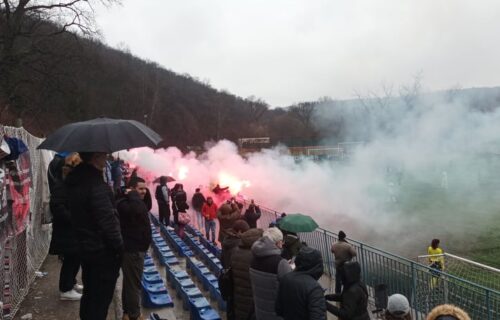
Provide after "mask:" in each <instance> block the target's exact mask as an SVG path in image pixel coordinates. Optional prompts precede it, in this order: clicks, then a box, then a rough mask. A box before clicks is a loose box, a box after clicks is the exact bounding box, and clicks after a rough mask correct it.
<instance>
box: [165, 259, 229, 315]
mask: <svg viewBox="0 0 500 320" xmlns="http://www.w3.org/2000/svg"><path fill="white" fill-rule="evenodd" d="M187 259H191V257H188V258H187ZM167 281H168V283H170V285H171V286H172V287H173V288H174V289H175V290H176V292H177V297H178V298H180V299H182V302H183V303H182V306H183V308H184V310H189V311H190V313H191V319H194V320H220V319H221V317H220V316H219V314H218V313H217V311H216V310H214V309H213V308H212V307H211V306H210V302H209V301H208V300H207V299H206V298H205V297H203V293H202V292H201V291H200V289H199V288H198V287H197V286H196V284H195V283H194V282H193V281H192V280H191V278H190V276H189V274H188V273H187V272H186V271H183V270H180V269H179V268H177V267H173V268H170V269H167Z"/></svg>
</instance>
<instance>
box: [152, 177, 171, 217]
mask: <svg viewBox="0 0 500 320" xmlns="http://www.w3.org/2000/svg"><path fill="white" fill-rule="evenodd" d="M169 193H170V190H168V187H167V177H165V176H161V177H160V184H159V185H158V186H156V191H155V198H156V202H157V203H158V216H159V220H160V223H162V224H164V225H165V226H169V225H170V205H169V202H170V194H169Z"/></svg>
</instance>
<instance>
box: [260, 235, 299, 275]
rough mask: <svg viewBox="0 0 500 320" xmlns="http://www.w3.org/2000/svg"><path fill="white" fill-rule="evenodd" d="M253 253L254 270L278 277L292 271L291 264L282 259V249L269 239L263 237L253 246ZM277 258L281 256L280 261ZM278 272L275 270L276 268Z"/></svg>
mask: <svg viewBox="0 0 500 320" xmlns="http://www.w3.org/2000/svg"><path fill="white" fill-rule="evenodd" d="M252 253H253V256H254V259H253V261H252V268H254V269H256V270H259V271H263V272H268V273H274V274H277V275H278V277H281V276H283V275H284V274H286V273H288V272H290V271H292V268H291V267H290V264H289V263H288V261H286V260H285V259H282V258H281V249H280V248H278V247H277V246H276V244H275V243H274V242H273V241H272V240H271V239H269V238H268V237H262V238H260V239H259V240H257V241H256V242H255V243H254V244H253V245H252ZM276 256H279V257H280V259H278V258H277V257H276ZM276 266H277V269H276V271H274V269H275V268H276Z"/></svg>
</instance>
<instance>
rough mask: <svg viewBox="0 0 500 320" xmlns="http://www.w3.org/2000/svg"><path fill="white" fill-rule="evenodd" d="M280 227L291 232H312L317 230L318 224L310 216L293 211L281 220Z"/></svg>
mask: <svg viewBox="0 0 500 320" xmlns="http://www.w3.org/2000/svg"><path fill="white" fill-rule="evenodd" d="M278 227H279V228H280V229H282V230H285V231H290V232H312V231H314V230H316V228H317V227H318V224H317V223H316V221H314V220H313V218H311V217H310V216H306V215H304V214H301V213H291V214H287V215H286V216H285V217H283V218H281V219H280V220H279V222H278Z"/></svg>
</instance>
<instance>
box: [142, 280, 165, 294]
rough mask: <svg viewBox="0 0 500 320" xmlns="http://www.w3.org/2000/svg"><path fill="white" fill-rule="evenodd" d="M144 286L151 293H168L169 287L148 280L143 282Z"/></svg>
mask: <svg viewBox="0 0 500 320" xmlns="http://www.w3.org/2000/svg"><path fill="white" fill-rule="evenodd" d="M142 288H143V289H144V290H146V291H148V292H151V293H167V288H165V285H164V284H163V282H162V283H148V282H146V281H143V282H142Z"/></svg>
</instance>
